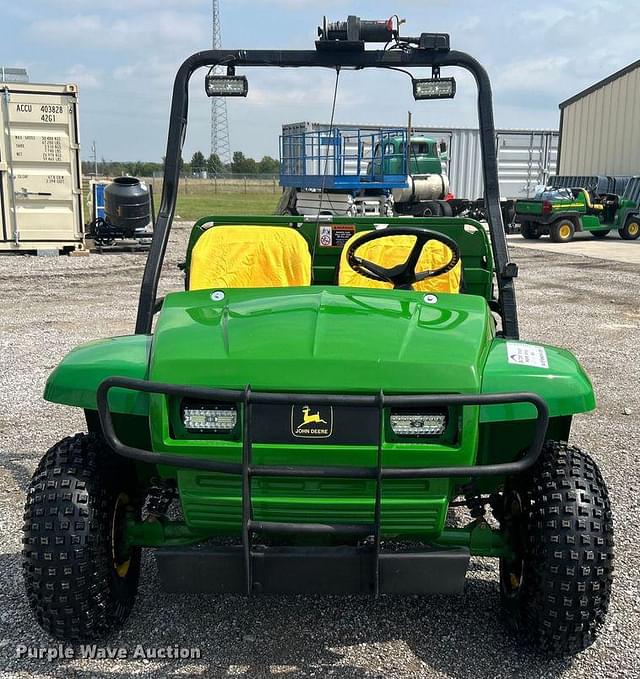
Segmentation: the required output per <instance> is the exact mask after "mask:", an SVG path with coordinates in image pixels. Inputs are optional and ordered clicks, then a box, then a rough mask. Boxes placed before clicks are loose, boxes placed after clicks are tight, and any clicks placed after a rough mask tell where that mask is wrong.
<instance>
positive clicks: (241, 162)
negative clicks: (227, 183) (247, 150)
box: [231, 151, 258, 174]
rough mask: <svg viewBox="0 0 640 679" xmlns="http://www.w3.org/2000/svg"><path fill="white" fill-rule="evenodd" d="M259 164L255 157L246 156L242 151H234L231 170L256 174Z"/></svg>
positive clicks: (237, 172) (238, 172)
mask: <svg viewBox="0 0 640 679" xmlns="http://www.w3.org/2000/svg"><path fill="white" fill-rule="evenodd" d="M257 169H258V164H257V163H256V161H255V160H254V159H253V158H246V157H245V155H244V153H242V151H234V153H233V161H232V163H231V171H232V172H235V173H236V174H255V173H256V171H257Z"/></svg>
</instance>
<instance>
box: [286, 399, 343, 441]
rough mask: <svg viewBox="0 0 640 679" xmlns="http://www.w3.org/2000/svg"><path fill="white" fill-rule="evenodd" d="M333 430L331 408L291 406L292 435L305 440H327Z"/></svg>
mask: <svg viewBox="0 0 640 679" xmlns="http://www.w3.org/2000/svg"><path fill="white" fill-rule="evenodd" d="M332 430H333V408H332V407H331V406H324V407H322V406H321V407H314V406H291V433H292V434H293V435H294V436H299V437H303V438H305V437H306V438H323V437H324V438H326V437H327V436H331V432H332Z"/></svg>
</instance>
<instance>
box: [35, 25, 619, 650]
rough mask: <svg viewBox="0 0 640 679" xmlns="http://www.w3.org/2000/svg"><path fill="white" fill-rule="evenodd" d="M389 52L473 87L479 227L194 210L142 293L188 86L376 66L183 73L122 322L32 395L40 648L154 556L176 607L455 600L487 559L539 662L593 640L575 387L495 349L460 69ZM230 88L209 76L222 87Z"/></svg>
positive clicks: (163, 217) (204, 62)
mask: <svg viewBox="0 0 640 679" xmlns="http://www.w3.org/2000/svg"><path fill="white" fill-rule="evenodd" d="M350 19H352V18H350ZM376 25H377V23H376ZM331 26H333V24H329V25H328V26H326V25H325V27H324V28H323V29H322V30H323V32H322V33H321V35H323V36H326V35H327V34H329V35H331V34H332V31H333V30H336V29H332V28H331ZM367 26H368V22H362V24H360V23H358V25H357V26H356V28H353V30H352V31H351V32H350V35H351V37H352V38H353V35H354V31H355V35H358V31H363V32H364V33H365V34H366V32H367V31H368V30H369V29H368V28H367ZM385 30H387V29H385ZM338 33H339V34H340V32H339V31H338ZM376 35H378V33H376ZM395 37H396V39H397V40H398V41H400V42H401V43H402V44H403V45H404V48H403V50H402V51H401V52H399V53H400V54H401V55H403V58H405V57H406V59H408V60H409V62H410V65H412V66H415V67H420V68H426V67H430V66H434V65H437V66H438V72H439V69H440V67H447V66H458V67H460V66H462V67H464V68H466V69H467V70H469V71H470V72H471V73H472V74H473V75H474V78H475V81H476V82H477V83H478V88H479V93H478V116H479V123H480V129H481V139H482V149H483V167H484V175H485V186H486V202H487V211H488V216H489V219H488V228H489V233H487V231H486V229H485V227H484V226H483V225H482V224H480V223H478V222H476V221H474V220H472V219H470V218H445V217H431V218H415V219H403V218H394V217H388V218H385V219H384V223H383V224H381V223H380V217H374V218H367V217H359V218H345V217H334V216H327V215H317V216H315V217H302V216H279V217H278V216H263V217H255V216H244V217H225V216H215V215H212V216H205V217H203V218H202V219H200V220H198V221H197V222H196V224H195V225H194V226H193V229H192V231H191V237H190V239H189V244H188V247H187V252H186V263H185V289H184V290H176V291H173V292H171V293H169V294H167V295H166V296H165V297H163V298H162V297H158V295H157V291H158V285H159V279H160V274H161V268H162V261H163V257H164V253H165V250H166V247H167V243H168V239H169V234H170V229H171V224H172V220H173V214H174V210H175V205H176V197H177V191H176V187H177V179H178V177H179V169H180V168H179V166H180V157H181V150H182V144H183V141H184V138H185V128H186V120H187V115H186V112H187V106H188V95H189V87H188V84H189V79H190V77H191V75H192V73H193V72H194V71H195V70H196V69H199V68H205V69H208V70H209V71H210V72H212V70H213V68H212V67H214V66H216V65H217V64H220V63H223V64H226V65H231V66H232V67H233V69H234V73H235V69H242V70H244V69H245V68H248V67H265V66H274V65H275V66H278V67H301V66H311V67H320V68H326V67H327V66H328V65H330V66H332V67H334V68H336V70H339V69H340V68H344V67H356V66H357V67H360V68H362V67H369V68H387V67H389V66H390V65H393V64H395V63H396V58H397V53H398V52H397V51H385V50H366V49H364V45H362V49H359V48H358V49H357V48H356V47H354V46H353V44H352V41H349V44H348V45H344V46H343V45H338V46H337V47H336V46H335V45H334V46H332V48H331V49H329V48H327V47H326V45H324V44H323V40H324V39H325V38H322V39H321V40H320V41H319V44H318V47H317V50H316V51H315V52H309V51H291V52H280V51H277V52H271V51H263V50H260V51H252V50H247V51H215V50H214V51H209V52H199V53H197V54H194V55H193V56H191V57H189V59H187V60H186V61H185V62H184V64H183V65H182V66H181V68H180V70H179V71H178V74H177V76H176V83H175V87H174V94H173V100H172V114H171V119H170V126H169V137H168V142H167V153H166V164H165V175H164V182H163V197H162V204H161V207H160V211H159V213H158V217H157V220H156V224H155V229H154V236H153V241H152V244H151V249H150V252H149V256H148V259H147V263H146V267H145V272H144V275H143V280H142V285H141V291H140V299H139V304H138V317H137V321H136V327H135V332H134V333H133V334H131V335H129V336H125V337H113V338H109V339H100V340H96V341H93V342H89V343H86V344H83V345H81V346H79V347H77V348H76V349H74V350H73V351H71V352H70V353H69V354H68V355H67V356H66V357H65V358H64V359H63V360H62V361H61V363H60V364H59V365H58V367H57V368H56V369H55V370H54V371H53V373H52V374H51V376H50V377H49V380H48V381H47V385H46V389H45V398H46V399H47V400H49V401H51V402H55V403H60V404H66V405H68V406H71V407H75V408H80V409H82V410H83V411H84V414H85V418H86V423H87V432H83V433H80V434H76V435H75V436H71V437H66V438H63V439H62V440H61V441H60V442H59V443H57V444H56V445H54V446H53V447H52V448H51V449H50V450H49V451H48V452H46V454H45V455H44V457H43V458H42V461H41V462H40V464H39V466H38V468H37V469H36V472H35V474H34V476H33V480H32V483H31V485H30V487H29V491H28V496H27V500H26V507H25V525H24V539H23V542H24V550H23V574H24V579H25V586H26V592H27V596H28V599H29V603H30V605H31V608H32V610H33V613H34V616H35V618H36V620H37V621H38V623H39V624H40V625H41V626H42V627H43V629H45V630H46V631H47V632H48V633H49V634H51V635H52V636H54V637H57V638H61V639H69V640H80V639H87V638H100V637H104V636H106V635H107V634H109V633H110V632H111V631H112V630H114V629H115V628H117V627H119V626H121V625H123V624H124V623H125V621H126V619H127V617H128V615H129V613H130V611H131V610H132V607H133V604H134V600H135V595H136V590H137V586H138V581H139V577H140V573H141V564H142V562H141V550H142V549H145V548H154V549H155V556H156V562H157V564H158V570H159V575H160V580H161V582H162V584H163V586H164V587H165V588H167V589H168V590H169V591H173V592H181V593H185V594H187V593H194V592H206V593H210V594H226V593H245V594H247V595H257V594H260V593H276V594H291V593H298V594H299V593H323V594H348V593H361V594H362V593H366V594H370V595H373V596H384V595H400V594H418V595H429V594H433V593H459V592H461V591H462V589H463V587H464V584H465V578H466V573H467V570H468V566H469V561H470V559H471V557H473V556H482V557H491V558H495V559H497V560H498V562H499V577H498V578H497V579H498V586H497V587H496V590H498V589H499V592H500V597H501V601H502V605H503V611H504V616H503V617H504V620H505V622H506V623H508V624H509V625H511V626H514V627H515V628H516V629H518V630H519V631H520V632H521V633H522V635H523V636H524V637H525V638H527V639H529V640H531V641H533V642H535V643H536V644H537V645H538V646H540V647H541V648H543V649H545V650H546V651H547V652H549V653H553V654H556V655H566V654H569V653H575V652H577V651H579V650H581V649H582V648H584V647H585V646H587V645H589V644H590V643H592V641H593V640H594V639H595V638H596V635H597V633H598V630H599V628H600V627H601V625H602V623H603V620H604V617H605V614H606V611H607V606H608V602H609V597H610V590H611V578H612V558H613V552H612V545H613V536H612V518H611V510H610V506H609V500H608V495H607V488H606V485H605V483H604V480H603V479H602V476H601V475H600V472H599V471H598V468H597V466H596V464H595V462H594V461H593V460H592V459H591V457H590V456H589V455H588V454H587V453H585V452H583V451H581V450H580V449H578V448H577V447H576V446H573V445H570V444H569V443H568V439H569V436H570V431H571V426H572V421H573V418H574V417H575V416H576V415H578V414H579V413H584V412H587V411H590V410H593V408H595V398H594V394H593V389H592V386H591V383H590V381H589V378H588V376H587V375H586V374H585V372H584V370H583V369H582V368H581V366H580V364H579V363H578V361H577V359H576V358H575V357H574V356H573V355H572V354H571V353H570V352H569V351H566V350H564V349H561V348H557V347H553V346H548V345H541V344H539V343H535V342H533V343H532V342H525V341H522V340H521V339H520V338H519V332H518V320H517V307H516V303H515V290H514V285H513V279H514V278H515V277H516V275H517V267H516V266H515V265H514V263H513V262H510V261H509V258H508V250H507V244H506V239H505V232H504V227H503V224H502V220H501V213H500V207H499V195H498V177H497V163H496V154H495V145H494V140H495V135H494V131H493V129H494V128H493V112H492V105H491V88H490V84H489V79H488V76H487V74H486V72H485V71H484V69H483V68H482V66H480V64H478V62H477V61H476V60H475V59H473V58H472V57H470V56H468V55H466V54H464V53H462V52H451V54H449V49H448V36H444V34H441V33H438V34H428V33H424V34H422V35H421V37H420V38H401V37H400V36H398V35H397V34H396V36H395ZM444 38H446V45H445V44H443V40H444ZM326 39H329V38H326ZM377 39H378V38H376V40H377ZM387 39H388V36H385V40H384V42H386V40H387ZM336 40H337V41H338V42H340V40H341V38H336ZM363 41H364V38H363ZM234 73H232V74H229V75H227V76H218V75H216V76H211V77H214V78H218V79H220V78H222V79H223V80H224V79H225V78H227V79H229V82H228V83H227V82H226V81H225V82H223V86H224V88H227V87H231V85H232V84H233V86H234V87H236V86H237V80H238V79H237V77H236V76H235V75H234ZM208 78H209V76H208ZM245 83H246V81H245ZM211 87H212V88H213V87H215V83H214V84H213V85H211ZM208 89H209V87H208ZM221 89H222V88H221ZM427 89H428V88H427ZM222 91H225V92H226V91H228V90H227V89H222ZM433 91H434V93H435V94H434V96H436V97H437V96H439V95H441V92H442V83H440V82H437V83H436V87H434V88H433ZM460 507H464V508H466V509H465V511H466V514H464V515H459V516H453V515H452V510H454V508H460ZM432 601H433V600H432ZM435 601H441V600H435ZM425 605H427V604H425Z"/></svg>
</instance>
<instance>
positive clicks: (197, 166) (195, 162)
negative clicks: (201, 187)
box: [191, 151, 207, 172]
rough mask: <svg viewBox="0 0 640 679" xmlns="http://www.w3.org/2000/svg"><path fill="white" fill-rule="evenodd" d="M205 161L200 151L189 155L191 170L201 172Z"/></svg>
mask: <svg viewBox="0 0 640 679" xmlns="http://www.w3.org/2000/svg"><path fill="white" fill-rule="evenodd" d="M206 165H207V164H206V162H205V159H204V155H203V154H202V151H196V152H195V153H194V154H193V156H191V171H192V172H202V171H203V170H205V169H206Z"/></svg>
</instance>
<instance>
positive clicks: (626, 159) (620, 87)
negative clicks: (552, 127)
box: [558, 60, 640, 175]
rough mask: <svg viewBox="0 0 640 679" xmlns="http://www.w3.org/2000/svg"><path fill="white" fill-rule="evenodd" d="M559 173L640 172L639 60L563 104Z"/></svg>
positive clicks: (606, 173) (561, 111)
mask: <svg viewBox="0 0 640 679" xmlns="http://www.w3.org/2000/svg"><path fill="white" fill-rule="evenodd" d="M558 156H559V174H562V175H637V174H640V60H638V61H635V62H634V63H632V64H629V66H626V67H625V68H623V69H620V70H619V71H616V72H615V73H614V74H613V75H610V76H609V77H608V78H605V79H604V80H600V82H597V83H595V84H594V85H591V87H588V88H587V89H586V90H583V91H582V92H579V93H578V94H576V95H574V96H573V97H571V98H570V99H567V100H566V101H563V102H562V103H561V104H560V147H559V149H558Z"/></svg>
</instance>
